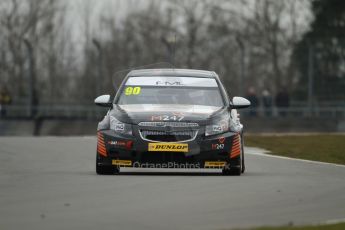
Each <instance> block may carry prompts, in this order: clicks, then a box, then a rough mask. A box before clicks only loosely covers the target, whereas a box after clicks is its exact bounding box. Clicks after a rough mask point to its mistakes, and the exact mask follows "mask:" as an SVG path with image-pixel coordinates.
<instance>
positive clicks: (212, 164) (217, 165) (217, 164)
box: [205, 161, 226, 168]
mask: <svg viewBox="0 0 345 230" xmlns="http://www.w3.org/2000/svg"><path fill="white" fill-rule="evenodd" d="M225 164H226V162H225V161H205V168H220V167H224V166H225Z"/></svg>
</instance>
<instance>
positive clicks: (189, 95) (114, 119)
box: [95, 69, 250, 175]
mask: <svg viewBox="0 0 345 230" xmlns="http://www.w3.org/2000/svg"><path fill="white" fill-rule="evenodd" d="M95 103H96V104H97V105H100V106H106V107H109V108H110V109H109V111H108V113H107V115H106V116H105V117H104V119H103V120H102V121H101V122H100V123H99V124H98V143H97V155H96V172H97V174H116V173H119V172H120V167H145V168H221V169H222V172H223V174H226V175H241V173H243V172H244V170H245V165H244V152H243V125H242V124H241V123H240V120H239V116H238V114H237V110H236V109H239V108H245V107H248V106H250V102H249V101H248V100H247V99H245V98H242V97H234V98H232V100H229V98H228V95H227V93H226V91H225V89H224V87H223V85H222V83H221V82H220V80H219V77H218V75H217V74H216V73H215V72H211V71H201V70H189V69H188V70H187V69H142V70H133V71H131V72H129V73H128V74H127V76H126V77H125V79H124V80H123V82H122V84H121V86H120V88H119V90H118V92H117V93H116V96H115V98H114V99H113V100H111V96H110V95H103V96H100V97H98V98H96V99H95Z"/></svg>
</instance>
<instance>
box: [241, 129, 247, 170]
mask: <svg viewBox="0 0 345 230" xmlns="http://www.w3.org/2000/svg"><path fill="white" fill-rule="evenodd" d="M243 146H244V139H243V135H241V151H242V153H241V155H242V172H241V173H244V172H245V171H246V164H245V162H244V147H243Z"/></svg>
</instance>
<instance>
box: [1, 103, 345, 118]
mask: <svg viewBox="0 0 345 230" xmlns="http://www.w3.org/2000/svg"><path fill="white" fill-rule="evenodd" d="M0 111H1V113H0V114H1V118H6V119H31V118H43V119H80V120H94V119H101V118H102V117H103V116H104V115H105V114H106V111H107V108H102V107H98V106H94V105H44V106H37V107H30V106H25V105H21V106H16V105H10V106H6V107H4V106H2V107H0ZM32 114H33V116H32ZM240 114H241V115H242V116H251V117H294V118H306V117H311V118H313V117H314V118H334V119H335V118H345V106H339V105H338V106H337V105H334V106H314V107H311V108H310V107H306V106H291V107H288V108H277V107H272V108H270V109H265V108H262V107H259V108H255V109H254V108H249V109H244V110H240Z"/></svg>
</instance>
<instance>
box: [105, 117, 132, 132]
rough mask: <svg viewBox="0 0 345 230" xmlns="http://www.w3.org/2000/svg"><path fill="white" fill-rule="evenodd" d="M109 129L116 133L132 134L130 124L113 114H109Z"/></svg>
mask: <svg viewBox="0 0 345 230" xmlns="http://www.w3.org/2000/svg"><path fill="white" fill-rule="evenodd" d="M110 129H112V130H114V131H115V132H116V133H121V134H127V135H132V126H131V125H130V124H125V123H123V122H121V121H119V120H117V119H116V118H115V117H113V116H110Z"/></svg>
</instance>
